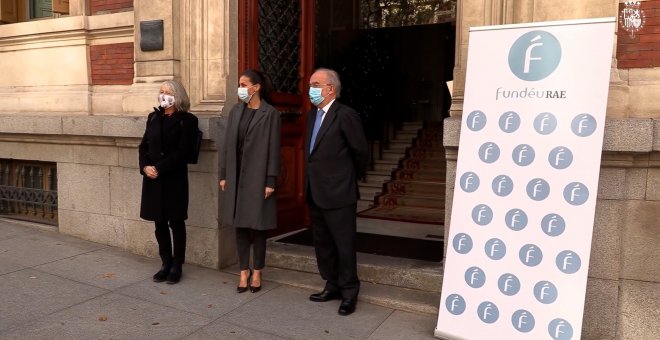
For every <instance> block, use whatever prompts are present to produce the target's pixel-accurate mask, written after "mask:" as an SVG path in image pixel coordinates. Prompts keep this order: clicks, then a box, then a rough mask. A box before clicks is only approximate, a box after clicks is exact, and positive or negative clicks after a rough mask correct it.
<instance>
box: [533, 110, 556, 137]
mask: <svg viewBox="0 0 660 340" xmlns="http://www.w3.org/2000/svg"><path fill="white" fill-rule="evenodd" d="M556 128H557V117H555V115H553V114H552V113H550V112H542V113H539V114H538V115H537V116H536V118H534V130H536V132H538V133H539V134H541V135H549V134H551V133H552V132H553V131H555V129H556Z"/></svg>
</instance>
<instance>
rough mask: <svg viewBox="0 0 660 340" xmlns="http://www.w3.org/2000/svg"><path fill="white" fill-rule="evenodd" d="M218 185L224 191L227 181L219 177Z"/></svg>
mask: <svg viewBox="0 0 660 340" xmlns="http://www.w3.org/2000/svg"><path fill="white" fill-rule="evenodd" d="M219 185H220V190H222V191H225V185H227V181H226V180H224V179H221V180H220V183H219Z"/></svg>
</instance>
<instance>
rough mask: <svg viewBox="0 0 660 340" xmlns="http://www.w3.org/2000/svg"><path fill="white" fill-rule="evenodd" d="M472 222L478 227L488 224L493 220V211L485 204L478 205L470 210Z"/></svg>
mask: <svg viewBox="0 0 660 340" xmlns="http://www.w3.org/2000/svg"><path fill="white" fill-rule="evenodd" d="M472 220H473V221H474V223H476V224H478V225H486V224H489V223H490V222H491V221H492V220H493V209H491V208H490V207H489V206H487V205H485V204H479V205H477V206H476V207H474V208H473V209H472Z"/></svg>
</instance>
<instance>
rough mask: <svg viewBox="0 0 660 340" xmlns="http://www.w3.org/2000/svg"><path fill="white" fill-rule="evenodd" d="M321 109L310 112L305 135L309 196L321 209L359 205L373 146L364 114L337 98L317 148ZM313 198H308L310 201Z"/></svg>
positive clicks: (306, 182) (327, 116)
mask: <svg viewBox="0 0 660 340" xmlns="http://www.w3.org/2000/svg"><path fill="white" fill-rule="evenodd" d="M317 110H318V109H317V108H313V109H312V110H310V111H309V112H308V113H307V131H306V134H305V149H304V153H305V195H309V193H311V196H312V197H311V198H312V200H313V202H314V204H316V206H318V207H319V208H321V209H336V208H341V207H345V206H347V205H350V204H355V203H356V202H357V200H358V198H359V191H358V183H357V181H358V179H359V178H362V177H363V176H364V174H365V171H366V168H367V162H368V160H369V146H368V144H367V139H366V137H365V135H364V130H363V128H362V123H361V122H360V117H359V116H358V114H357V113H356V112H355V110H353V109H351V108H350V107H348V106H346V105H343V104H341V103H339V102H338V101H336V100H335V102H334V103H332V105H331V106H330V109H329V110H328V112H327V113H326V116H325V119H324V120H323V123H322V124H321V127H320V129H319V132H318V134H317V136H316V142H315V143H314V149H313V150H312V152H311V154H310V152H309V143H310V139H311V136H312V130H313V129H314V121H315V120H316V112H317ZM309 199H310V197H307V200H308V202H309Z"/></svg>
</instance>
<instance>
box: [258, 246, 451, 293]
mask: <svg viewBox="0 0 660 340" xmlns="http://www.w3.org/2000/svg"><path fill="white" fill-rule="evenodd" d="M285 235H287V234H285ZM281 237H284V235H282V236H279V237H277V238H281ZM277 238H275V239H277ZM266 249H267V250H266V263H268V266H269V267H275V268H281V269H288V270H296V271H300V272H306V273H315V274H318V268H317V266H316V255H315V253H314V248H313V247H311V246H302V245H297V244H286V243H280V242H275V240H274V239H271V240H269V241H268V247H267V248H266ZM438 251H439V252H441V251H443V250H442V248H439V249H438ZM358 275H359V277H360V280H361V281H363V282H371V283H375V284H381V285H388V286H395V287H401V288H409V289H416V290H421V291H425V292H432V293H438V292H440V288H441V287H442V264H441V263H437V262H430V261H420V260H411V259H405V258H398V257H390V256H380V255H373V254H365V253H358Z"/></svg>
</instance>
